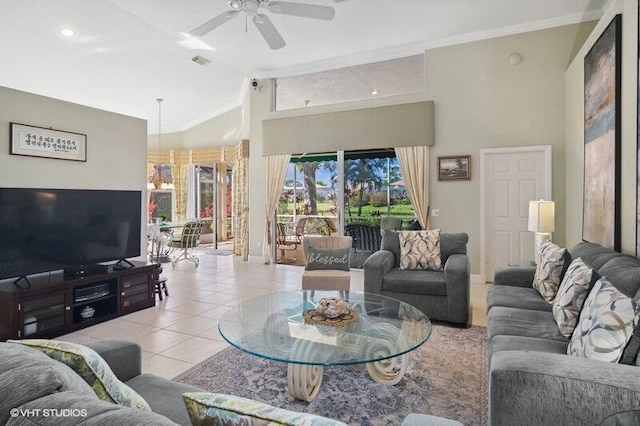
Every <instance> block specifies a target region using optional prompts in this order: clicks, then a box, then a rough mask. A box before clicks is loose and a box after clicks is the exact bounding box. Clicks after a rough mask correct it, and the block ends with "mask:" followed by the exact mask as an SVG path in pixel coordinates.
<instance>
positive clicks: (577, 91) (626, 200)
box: [564, 0, 638, 256]
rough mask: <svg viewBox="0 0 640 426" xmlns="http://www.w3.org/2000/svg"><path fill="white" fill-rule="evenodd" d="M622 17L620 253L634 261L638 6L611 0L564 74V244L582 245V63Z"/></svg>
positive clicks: (630, 0) (629, 1) (629, 0)
mask: <svg viewBox="0 0 640 426" xmlns="http://www.w3.org/2000/svg"><path fill="white" fill-rule="evenodd" d="M618 13H622V99H621V101H622V116H621V123H622V128H621V132H622V133H621V139H622V164H621V174H622V182H621V184H622V188H621V190H620V196H621V209H622V212H621V213H622V215H621V216H622V217H621V220H622V224H621V229H622V245H621V248H622V252H623V253H628V254H630V255H633V256H635V252H636V249H635V244H636V185H637V183H636V182H637V176H636V167H637V166H636V161H637V133H636V129H637V99H638V98H637V93H638V92H637V81H638V78H637V69H638V2H637V1H636V0H614V1H612V2H611V4H610V5H609V9H608V10H607V11H606V13H605V14H604V16H603V17H602V19H601V20H600V21H599V22H598V24H597V25H596V27H595V28H594V30H593V32H592V33H591V35H590V36H589V38H588V39H587V41H586V43H585V44H584V46H583V47H582V48H581V49H580V51H579V52H578V54H577V56H576V58H575V60H574V61H573V62H572V63H571V65H570V66H569V68H568V69H567V72H566V74H565V81H566V105H567V107H566V136H565V137H566V153H567V155H566V161H565V164H564V165H565V173H566V204H567V208H566V216H565V220H566V224H567V225H566V243H567V246H569V247H571V246H572V245H574V244H576V243H577V242H579V241H581V240H582V189H583V170H584V115H583V110H584V57H585V55H586V54H587V52H588V51H589V49H591V46H593V44H594V43H595V42H596V41H597V39H598V38H599V37H600V34H602V32H603V31H604V30H605V28H606V27H607V26H608V25H609V23H610V22H611V20H612V19H613V17H614V16H615V15H616V14H618Z"/></svg>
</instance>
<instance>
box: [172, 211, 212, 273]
mask: <svg viewBox="0 0 640 426" xmlns="http://www.w3.org/2000/svg"><path fill="white" fill-rule="evenodd" d="M203 229H204V222H203V221H201V220H194V221H191V222H187V223H185V224H184V226H183V227H182V233H181V234H180V235H179V236H177V237H175V238H174V239H173V240H171V241H170V242H169V247H171V248H172V249H174V256H173V258H172V259H171V266H174V267H175V266H176V264H177V263H178V262H182V261H183V260H188V261H190V262H193V263H194V264H195V265H196V268H197V267H198V265H200V258H199V257H198V255H197V254H196V252H195V250H194V249H195V248H196V247H198V245H199V244H200V234H202V230H203ZM176 251H177V252H178V253H179V254H178V255H177V256H176V255H175V252H176Z"/></svg>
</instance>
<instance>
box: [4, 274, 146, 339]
mask: <svg viewBox="0 0 640 426" xmlns="http://www.w3.org/2000/svg"><path fill="white" fill-rule="evenodd" d="M131 265H132V266H130V267H128V268H127V269H126V270H120V271H119V270H114V268H113V267H111V266H108V267H106V266H105V265H100V266H101V268H99V271H102V272H99V271H97V270H96V269H95V268H93V269H90V271H91V273H89V272H87V268H83V269H82V271H84V273H83V274H82V275H77V276H68V275H66V273H65V272H60V271H58V272H54V273H51V274H41V275H35V276H31V277H29V279H28V280H27V279H26V277H20V278H19V279H18V280H16V281H15V282H14V281H10V280H5V281H3V282H0V341H4V340H7V339H24V338H43V339H49V338H53V337H56V336H60V335H63V334H66V333H70V332H72V331H75V330H79V329H81V328H85V327H89V326H91V325H95V324H98V323H101V322H104V321H108V320H111V319H113V318H116V317H119V316H122V315H126V314H129V313H132V312H135V311H139V310H141V309H145V308H149V307H152V306H155V280H154V279H153V271H154V270H155V268H156V264H153V263H150V264H148V263H146V262H136V261H133V262H131ZM105 268H106V269H105ZM25 280H26V281H27V282H29V283H30V285H29V287H26V286H24V285H19V283H20V282H21V281H25Z"/></svg>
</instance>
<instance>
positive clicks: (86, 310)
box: [80, 306, 96, 319]
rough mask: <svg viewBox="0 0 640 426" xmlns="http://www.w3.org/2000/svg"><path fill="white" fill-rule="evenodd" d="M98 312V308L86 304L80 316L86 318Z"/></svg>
mask: <svg viewBox="0 0 640 426" xmlns="http://www.w3.org/2000/svg"><path fill="white" fill-rule="evenodd" d="M95 313H96V310H95V309H94V308H92V307H91V306H85V307H84V309H83V310H81V311H80V316H81V317H82V318H84V319H88V318H91V317H92V316H93V314H95Z"/></svg>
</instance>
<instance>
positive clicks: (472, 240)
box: [425, 23, 593, 274]
mask: <svg viewBox="0 0 640 426" xmlns="http://www.w3.org/2000/svg"><path fill="white" fill-rule="evenodd" d="M592 26H593V23H590V24H582V25H571V26H565V27H559V28H555V29H549V30H543V31H535V32H530V33H524V34H519V35H514V36H508V37H501V38H495V39H490V40H485V41H480V42H474V43H468V44H463V45H456V46H449V47H444V48H439V49H432V50H427V52H426V61H425V62H426V74H427V92H428V94H429V95H431V97H432V99H433V100H434V102H435V104H436V124H435V128H436V144H435V146H434V147H433V148H432V150H431V153H432V157H431V164H430V165H431V203H430V204H431V208H432V209H433V208H435V209H439V210H440V217H431V225H432V227H434V228H441V229H442V230H444V231H451V232H456V231H465V232H467V233H468V234H469V246H468V249H469V253H470V256H471V269H472V272H473V273H474V274H479V273H480V250H481V245H480V228H481V223H480V209H481V205H480V184H481V182H480V170H479V166H480V155H479V152H480V150H481V149H483V148H502V147H515V146H527V145H551V146H552V156H553V171H552V173H553V184H552V189H553V199H554V200H555V201H556V209H558V211H561V212H562V211H564V208H565V205H564V195H565V194H564V193H565V177H564V158H565V152H564V151H565V150H564V117H565V114H564V107H565V106H564V72H565V69H566V67H567V64H568V63H569V62H570V60H571V58H572V54H573V52H575V50H576V49H575V45H576V44H578V45H581V44H582V40H584V39H585V38H586V35H587V34H588V32H589V30H590V29H591V27H592ZM513 52H518V53H520V54H521V55H522V57H523V60H522V63H520V64H519V65H516V66H512V65H510V64H509V62H508V57H509V55H510V54H511V53H513ZM458 154H460V155H463V154H470V155H471V163H472V179H471V181H461V182H439V181H438V180H437V157H438V156H447V155H458ZM564 231H565V222H564V217H563V216H562V215H558V217H557V218H556V232H554V240H555V241H557V242H559V243H561V244H562V243H564V239H565V238H564V234H565V232H564Z"/></svg>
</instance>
